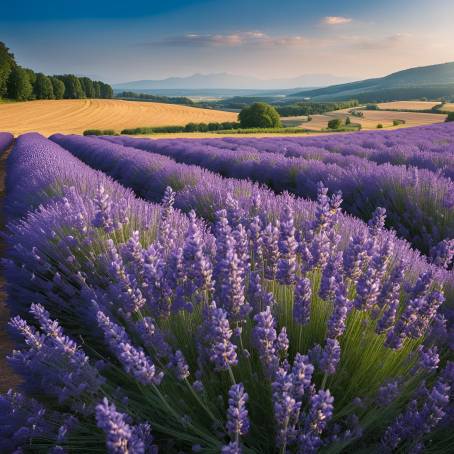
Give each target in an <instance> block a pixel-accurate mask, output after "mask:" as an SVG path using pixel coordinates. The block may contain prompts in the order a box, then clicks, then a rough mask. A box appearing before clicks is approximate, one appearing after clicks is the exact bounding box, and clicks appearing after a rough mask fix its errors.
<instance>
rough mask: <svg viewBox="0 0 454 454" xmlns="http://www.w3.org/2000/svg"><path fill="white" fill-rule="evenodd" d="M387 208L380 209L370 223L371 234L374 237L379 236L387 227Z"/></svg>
mask: <svg viewBox="0 0 454 454" xmlns="http://www.w3.org/2000/svg"><path fill="white" fill-rule="evenodd" d="M385 220H386V208H382V207H378V208H377V209H376V210H375V211H374V212H373V214H372V219H371V220H370V221H369V222H368V226H369V232H370V234H371V235H372V236H378V235H379V234H380V233H381V232H382V230H383V228H384V227H385Z"/></svg>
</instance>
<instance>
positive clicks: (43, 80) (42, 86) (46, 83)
mask: <svg viewBox="0 0 454 454" xmlns="http://www.w3.org/2000/svg"><path fill="white" fill-rule="evenodd" d="M33 91H34V93H35V97H36V99H55V96H54V87H53V86H52V82H51V80H50V78H49V77H47V76H46V75H45V74H43V73H38V74H36V80H35V83H34V85H33Z"/></svg>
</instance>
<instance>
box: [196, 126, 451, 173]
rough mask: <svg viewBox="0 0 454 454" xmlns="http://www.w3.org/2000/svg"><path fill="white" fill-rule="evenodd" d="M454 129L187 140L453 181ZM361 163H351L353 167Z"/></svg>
mask: <svg viewBox="0 0 454 454" xmlns="http://www.w3.org/2000/svg"><path fill="white" fill-rule="evenodd" d="M453 137H454V126H453V125H452V124H451V123H442V124H437V125H430V126H421V127H414V128H407V129H400V130H397V131H369V132H361V133H360V134H358V133H351V134H336V135H332V134H331V135H325V136H317V137H277V138H263V139H257V138H241V139H238V138H233V137H226V138H220V139H195V140H194V139H187V142H189V143H192V144H197V146H200V147H204V146H206V145H208V146H213V147H215V148H220V149H222V150H234V151H240V150H241V151H243V152H246V153H247V152H250V151H259V152H267V153H277V154H281V155H283V156H286V157H302V158H305V159H315V160H320V161H322V162H325V163H328V164H338V165H340V166H346V165H348V162H349V161H348V160H345V159H344V156H349V157H350V156H356V157H358V158H365V159H367V160H370V161H374V162H376V163H377V164H385V163H390V164H393V165H406V166H412V167H417V168H419V169H427V170H431V171H433V172H436V173H439V174H440V175H442V176H445V177H448V178H451V179H454V139H453ZM355 162H360V161H355V160H352V161H351V163H355Z"/></svg>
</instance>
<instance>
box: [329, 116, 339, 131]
mask: <svg viewBox="0 0 454 454" xmlns="http://www.w3.org/2000/svg"><path fill="white" fill-rule="evenodd" d="M341 126H342V121H341V120H340V119H339V118H333V119H332V120H330V121H328V128H329V129H339V128H340V127H341Z"/></svg>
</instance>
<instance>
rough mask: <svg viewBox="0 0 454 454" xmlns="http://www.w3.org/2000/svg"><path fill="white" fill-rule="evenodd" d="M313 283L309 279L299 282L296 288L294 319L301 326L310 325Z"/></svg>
mask: <svg viewBox="0 0 454 454" xmlns="http://www.w3.org/2000/svg"><path fill="white" fill-rule="evenodd" d="M311 297H312V289H311V282H310V280H309V279H307V278H301V279H299V280H298V282H297V284H296V286H295V293H294V301H293V317H294V319H295V320H296V321H297V322H298V323H300V324H301V325H306V324H307V323H309V320H310V317H311Z"/></svg>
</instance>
